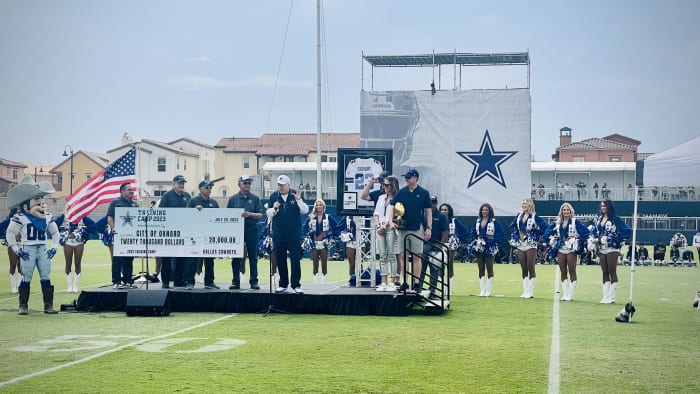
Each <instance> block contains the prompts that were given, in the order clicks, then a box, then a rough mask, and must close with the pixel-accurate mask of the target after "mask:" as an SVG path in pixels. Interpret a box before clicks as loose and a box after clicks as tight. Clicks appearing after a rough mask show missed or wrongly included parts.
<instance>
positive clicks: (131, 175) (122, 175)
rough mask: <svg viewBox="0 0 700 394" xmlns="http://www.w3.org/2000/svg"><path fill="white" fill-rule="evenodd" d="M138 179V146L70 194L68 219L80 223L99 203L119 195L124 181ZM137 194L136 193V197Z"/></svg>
mask: <svg viewBox="0 0 700 394" xmlns="http://www.w3.org/2000/svg"><path fill="white" fill-rule="evenodd" d="M136 180H137V179H136V148H131V150H130V151H128V152H127V153H126V154H125V155H124V156H122V157H120V158H119V159H117V160H116V161H115V162H113V163H112V164H110V165H108V166H107V168H105V169H104V170H102V171H100V172H98V173H97V174H95V175H94V176H92V177H91V178H90V180H88V181H87V182H85V183H84V184H83V185H82V186H80V187H79V188H78V190H76V191H75V193H73V194H71V195H70V196H68V198H67V199H66V202H67V203H68V205H69V208H68V211H67V212H66V220H68V221H69V222H71V223H78V222H79V221H80V220H81V219H83V218H84V217H86V216H87V215H89V214H90V213H91V212H92V211H94V210H95V208H96V207H97V206H98V205H100V204H104V203H106V202H111V201H112V200H114V199H115V198H117V197H119V196H120V194H119V187H120V186H121V185H122V184H123V183H126V182H129V183H136ZM136 196H137V194H136V193H134V199H136Z"/></svg>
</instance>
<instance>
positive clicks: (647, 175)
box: [644, 136, 700, 186]
mask: <svg viewBox="0 0 700 394" xmlns="http://www.w3.org/2000/svg"><path fill="white" fill-rule="evenodd" d="M699 168H700V136H698V137H695V138H692V139H690V140H688V141H686V142H684V143H682V144H680V145H676V146H674V147H672V148H669V149H667V150H665V151H663V152H660V153H657V154H655V155H652V156H649V157H648V158H647V159H646V160H644V186H700V176H699V175H698V172H697V171H698V169H699Z"/></svg>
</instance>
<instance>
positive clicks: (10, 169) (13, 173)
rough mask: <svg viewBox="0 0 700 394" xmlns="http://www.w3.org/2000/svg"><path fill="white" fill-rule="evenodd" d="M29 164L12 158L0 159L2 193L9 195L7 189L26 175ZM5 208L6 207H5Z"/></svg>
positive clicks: (2, 194)
mask: <svg viewBox="0 0 700 394" xmlns="http://www.w3.org/2000/svg"><path fill="white" fill-rule="evenodd" d="M26 169H27V165H26V164H24V163H19V162H16V161H12V160H7V159H0V195H1V196H5V195H7V191H8V190H9V189H10V188H11V187H12V186H14V185H16V184H17V182H19V180H20V179H22V177H23V176H24V173H25V171H26ZM3 208H5V207H3Z"/></svg>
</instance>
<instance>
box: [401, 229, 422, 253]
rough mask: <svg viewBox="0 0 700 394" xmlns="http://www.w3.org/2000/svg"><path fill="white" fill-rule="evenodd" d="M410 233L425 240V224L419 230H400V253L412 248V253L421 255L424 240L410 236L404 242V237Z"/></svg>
mask: <svg viewBox="0 0 700 394" xmlns="http://www.w3.org/2000/svg"><path fill="white" fill-rule="evenodd" d="M408 234H413V235H415V236H416V237H418V238H420V239H421V240H425V231H423V226H421V228H419V229H418V230H413V231H409V230H399V253H405V252H406V250H410V251H411V253H413V254H414V255H416V256H418V257H420V256H421V255H422V254H423V241H420V240H418V239H416V238H415V237H410V238H408V239H407V240H406V242H404V238H405V237H406V236H407V235H408Z"/></svg>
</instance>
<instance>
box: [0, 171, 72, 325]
mask: <svg viewBox="0 0 700 394" xmlns="http://www.w3.org/2000/svg"><path fill="white" fill-rule="evenodd" d="M55 191H56V190H55V189H54V188H53V186H51V184H50V183H48V182H46V181H41V182H39V183H36V182H34V180H33V179H32V177H31V176H25V177H24V178H22V180H21V181H20V182H19V184H18V185H17V186H15V187H13V188H11V189H10V190H9V191H8V192H7V208H8V209H10V210H11V209H12V208H19V213H17V214H16V215H15V216H13V217H12V220H11V221H10V224H9V226H8V227H7V235H6V238H7V245H8V247H10V248H12V250H13V251H14V252H15V253H16V254H17V256H19V258H20V264H22V275H23V276H22V282H21V283H20V285H19V314H20V315H27V314H29V294H30V284H31V282H32V276H33V274H34V268H36V269H37V270H38V271H39V277H40V280H41V292H42V294H43V296H44V313H51V314H54V313H58V312H57V311H56V310H55V309H53V292H54V287H53V285H51V280H50V275H51V259H52V258H53V257H54V256H55V255H56V246H57V245H58V244H59V232H58V227H57V226H56V223H54V222H53V221H52V220H50V219H47V216H46V212H45V208H44V203H43V197H44V196H46V195H47V194H51V193H53V192H55ZM17 235H20V236H21V240H22V247H21V248H20V246H19V245H17V240H16V237H17ZM47 235H50V236H51V239H52V241H53V244H52V248H51V249H47V248H46V239H47Z"/></svg>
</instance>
